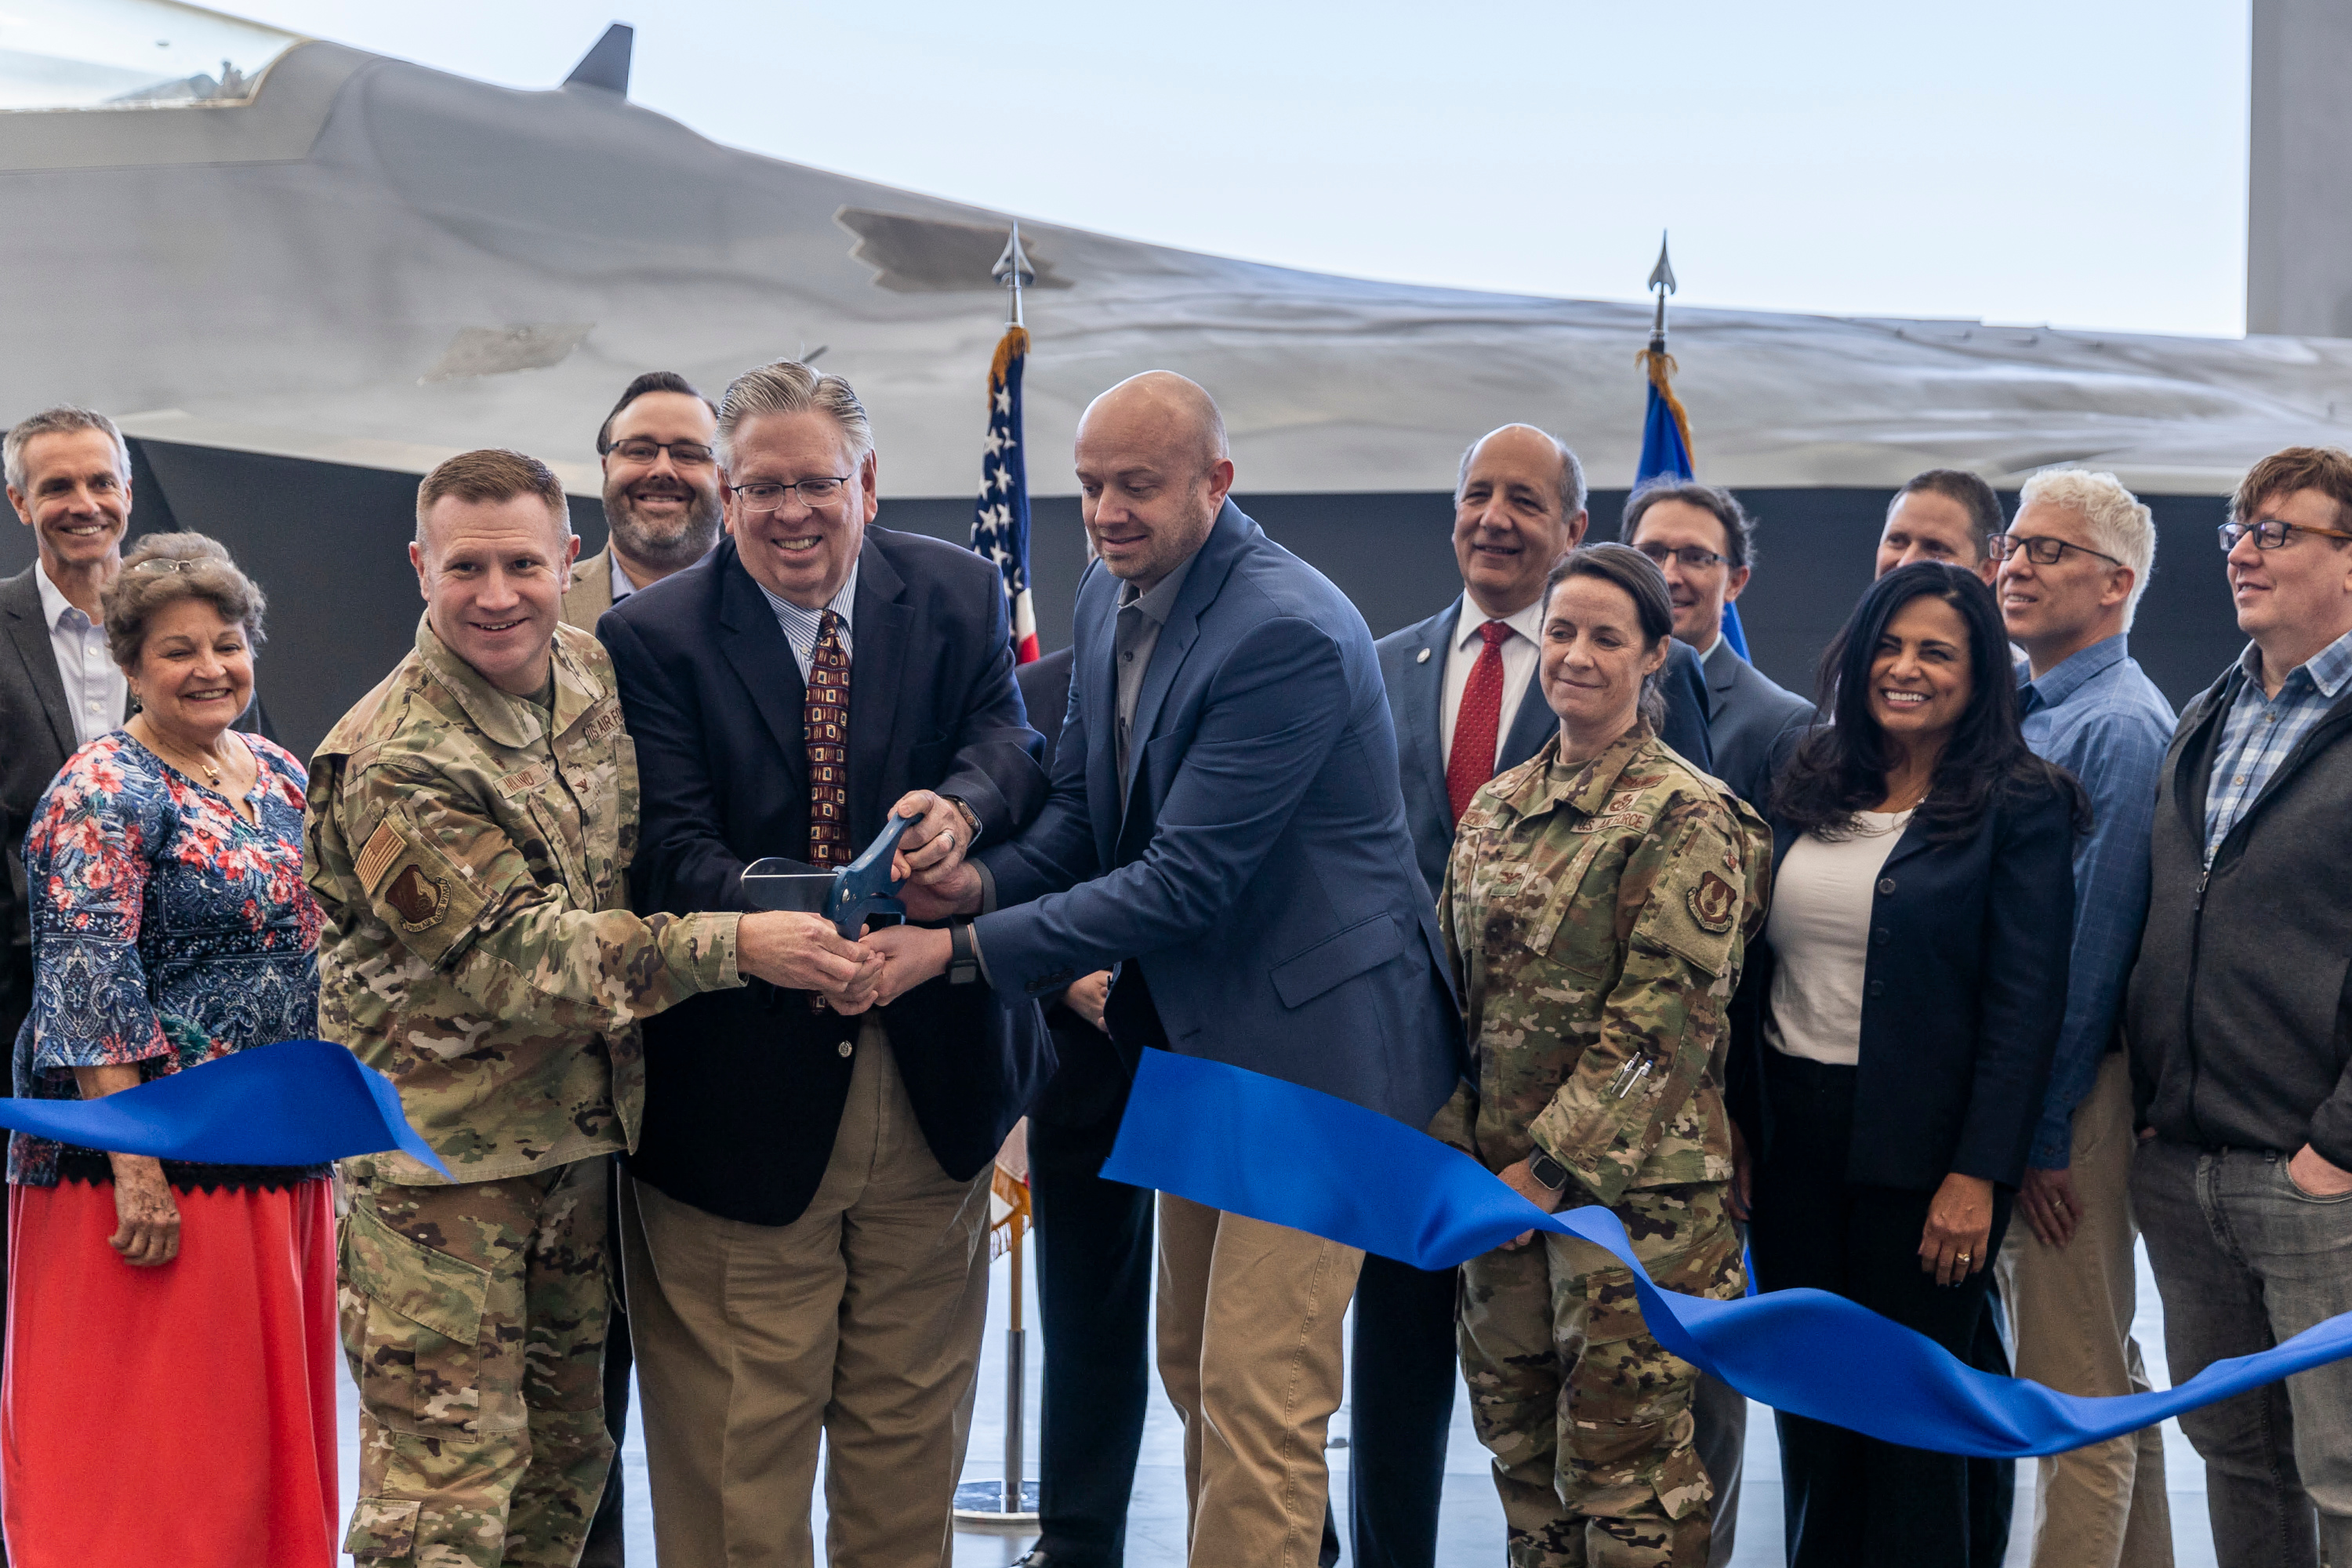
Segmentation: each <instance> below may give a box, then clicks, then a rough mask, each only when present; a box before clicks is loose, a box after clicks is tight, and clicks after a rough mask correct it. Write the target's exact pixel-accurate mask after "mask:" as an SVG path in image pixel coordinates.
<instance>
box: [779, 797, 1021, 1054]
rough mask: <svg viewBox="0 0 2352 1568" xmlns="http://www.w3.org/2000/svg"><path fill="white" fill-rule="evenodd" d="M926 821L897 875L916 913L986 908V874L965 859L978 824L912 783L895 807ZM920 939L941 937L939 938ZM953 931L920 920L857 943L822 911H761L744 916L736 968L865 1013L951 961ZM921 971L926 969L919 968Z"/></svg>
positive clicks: (916, 827) (916, 828) (903, 842)
mask: <svg viewBox="0 0 2352 1568" xmlns="http://www.w3.org/2000/svg"><path fill="white" fill-rule="evenodd" d="M890 815H891V816H906V817H913V818H916V819H917V820H916V821H915V823H914V824H913V826H909V827H908V829H907V831H906V834H905V836H904V837H901V838H900V839H899V840H898V850H897V852H896V853H895V854H893V855H892V856H891V858H890V875H891V878H892V879H894V880H903V881H904V882H905V884H906V885H905V886H904V887H903V888H901V889H899V894H898V897H899V900H900V901H901V902H903V903H904V904H905V905H906V906H907V913H908V918H909V919H912V920H940V919H942V918H944V917H945V916H947V915H950V914H970V913H973V912H976V911H977V910H979V908H980V873H979V872H977V871H975V870H973V869H972V868H971V866H969V865H967V864H966V863H965V861H964V855H965V853H966V852H967V851H968V850H970V849H971V828H970V827H969V826H967V825H966V824H965V822H964V818H963V813H962V812H961V811H960V810H958V809H957V808H956V805H955V803H954V802H952V801H950V800H949V799H947V798H946V797H945V796H943V795H937V794H934V793H933V792H932V791H930V790H927V789H919V790H910V791H908V793H907V794H906V795H901V796H900V797H899V799H898V804H897V805H894V806H892V807H891V808H890ZM914 938H936V939H937V943H936V945H937V949H938V951H937V953H936V961H935V962H931V959H932V957H933V955H932V954H931V953H930V951H929V950H930V947H931V945H932V944H931V943H929V942H915V941H913V940H911V939H914ZM948 954H949V942H948V933H947V932H945V931H924V930H921V929H919V928H917V927H914V926H892V927H887V928H885V929H884V930H881V931H866V932H865V933H864V936H863V939H862V940H860V941H857V942H852V941H850V940H849V939H848V938H846V937H845V936H843V935H842V934H841V933H840V932H839V931H835V929H834V927H833V922H832V921H829V920H826V919H825V918H824V916H823V915H814V914H797V913H791V912H786V911H782V910H761V911H758V912H755V913H751V914H746V915H745V916H743V917H742V920H741V922H740V924H739V925H738V927H737V930H736V938H735V966H736V968H737V969H738V970H739V971H740V972H741V973H744V974H748V975H751V976H753V977H755V978H757V979H761V980H765V981H767V982H768V983H769V984H772V985H777V986H781V987H782V988H783V989H785V990H787V991H810V992H814V993H815V994H817V995H818V996H820V997H822V998H824V1002H825V1005H828V1006H830V1007H831V1008H833V1010H834V1011H835V1012H836V1013H845V1014H852V1013H863V1012H865V1011H866V1009H867V1008H868V1007H872V1006H875V1005H877V1004H881V1005H887V1004H888V1003H890V1002H893V1001H896V1000H897V999H898V997H899V996H901V995H903V994H905V993H906V992H908V990H910V989H912V988H913V987H915V986H917V985H919V984H922V983H923V982H924V981H926V980H929V979H930V978H932V977H933V976H934V975H938V974H940V973H945V972H946V970H947V965H948ZM918 970H921V971H922V972H921V973H917V971H918Z"/></svg>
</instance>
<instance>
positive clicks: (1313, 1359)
mask: <svg viewBox="0 0 2352 1568" xmlns="http://www.w3.org/2000/svg"><path fill="white" fill-rule="evenodd" d="M1363 1266H1364V1255H1363V1254H1362V1253H1361V1252H1359V1251H1358V1250H1356V1249H1355V1248H1354V1247H1342V1246H1340V1245H1339V1243H1337V1242H1333V1241H1325V1240H1322V1239H1321V1238H1319V1237H1312V1236H1308V1235H1307V1234H1306V1233H1305V1232H1304V1231H1297V1230H1290V1229H1286V1227H1284V1226H1278V1225H1267V1224H1265V1222H1263V1221H1261V1220H1254V1219H1245V1218H1244V1217H1243V1216H1242V1215H1237V1214H1225V1213H1223V1212H1221V1211H1219V1210H1217V1209H1213V1208H1204V1207H1203V1206H1202V1205H1199V1204H1196V1203H1193V1202H1192V1201H1190V1200H1189V1199H1185V1198H1180V1197H1177V1196H1175V1195H1173V1194H1169V1193H1162V1194H1160V1322H1159V1330H1160V1346H1159V1349H1160V1381H1161V1382H1162V1383H1163V1384H1166V1385H1167V1388H1168V1397H1169V1399H1170V1400H1171V1402H1173V1403H1174V1405H1175V1406H1176V1409H1177V1413H1178V1414H1179V1415H1181V1416H1183V1418H1184V1493H1185V1500H1186V1504H1187V1516H1186V1518H1187V1523H1186V1529H1185V1537H1186V1540H1187V1542H1189V1544H1190V1560H1191V1561H1192V1563H1195V1564H1198V1565H1199V1568H1313V1565H1314V1563H1315V1561H1316V1556H1317V1553H1318V1552H1319V1551H1320V1550H1321V1547H1322V1542H1323V1509H1324V1502H1325V1500H1326V1499H1327V1498H1328V1495H1329V1492H1330V1484H1331V1477H1330V1472H1329V1470H1328V1468H1326V1467H1325V1465H1324V1462H1323V1435H1324V1430H1325V1428H1326V1427H1327V1426H1328V1425H1329V1424H1330V1420H1331V1413H1332V1412H1333V1411H1335V1410H1337V1409H1339V1393H1340V1387H1341V1382H1342V1379H1343V1376H1344V1373H1345V1371H1346V1357H1345V1356H1344V1355H1342V1353H1341V1351H1340V1324H1341V1322H1342V1321H1343V1320H1344V1319H1345V1318H1346V1317H1347V1314H1348V1298H1349V1296H1351V1295H1353V1294H1354V1293H1355V1289H1356V1275H1357V1273H1358V1272H1359V1271H1360V1269H1361V1268H1363Z"/></svg>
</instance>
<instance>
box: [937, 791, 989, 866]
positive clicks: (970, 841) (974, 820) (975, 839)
mask: <svg viewBox="0 0 2352 1568" xmlns="http://www.w3.org/2000/svg"><path fill="white" fill-rule="evenodd" d="M940 799H941V800H943V801H946V802H947V803H948V804H949V805H951V806H954V807H955V808H956V810H957V811H959V812H961V813H962V814H963V825H964V826H965V828H966V829H967V830H968V831H970V833H971V837H969V838H967V839H965V840H964V841H963V847H964V851H965V853H967V854H969V853H970V852H971V847H972V846H973V845H975V844H977V843H979V842H980V813H978V812H976V811H974V810H972V808H971V806H970V805H966V804H965V803H964V802H962V801H961V800H958V799H957V798H956V797H955V796H953V795H941V796H940Z"/></svg>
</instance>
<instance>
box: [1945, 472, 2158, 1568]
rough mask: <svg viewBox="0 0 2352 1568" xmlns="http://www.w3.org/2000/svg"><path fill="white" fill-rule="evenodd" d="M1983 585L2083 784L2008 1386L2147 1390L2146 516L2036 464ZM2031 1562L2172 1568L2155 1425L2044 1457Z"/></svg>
mask: <svg viewBox="0 0 2352 1568" xmlns="http://www.w3.org/2000/svg"><path fill="white" fill-rule="evenodd" d="M1987 546H1988V548H1987V554H1988V556H1989V557H1990V559H1991V560H1992V561H1993V562H1994V563H1997V566H1996V575H1995V578H1994V588H1995V591H1996V592H1997V593H1998V594H1999V595H2000V611H2001V618H2002V620H2003V621H2004V622H2005V623H2007V625H2008V627H2009V635H2010V637H2011V638H2012V639H2014V640H2015V642H2016V643H2017V645H2018V647H2021V648H2023V649H2024V650H2025V655H2026V658H2027V661H2028V665H2029V668H2030V671H2031V679H2028V680H2026V681H2025V682H2024V684H2023V685H2021V688H2020V689H2019V692H2018V696H2019V707H2020V710H2021V714H2022V718H2023V728H2024V731H2025V741H2026V744H2028V745H2029V746H2031V747H2032V748H2033V751H2034V753H2035V754H2036V755H2038V756H2040V757H2042V758H2043V759H2044V760H2046V761H2048V762H2052V763H2057V764H2058V765H2059V766H2060V767H2063V768H2065V769H2067V770H2068V771H2070V772H2071V773H2074V776H2075V777H2077V778H2079V779H2081V780H2082V781H2083V787H2084V789H2086V790H2088V791H2089V792H2090V796H2091V808H2092V826H2091V831H2090V832H2089V833H2088V834H2086V835H2084V837H2081V838H2080V839H2078V840H2077V841H2076V843H2075V847H2074V948H2073V958H2072V962H2071V964H2070V966H2069V969H2068V972H2067V996H2066V1020H2065V1024H2064V1026H2063V1032H2062V1033H2061V1034H2060V1035H2059V1037H2058V1048H2057V1052H2056V1055H2055V1056H2054V1057H2053V1060H2052V1065H2051V1070H2050V1088H2049V1090H2048V1093H2047V1096H2046V1098H2045V1099H2044V1100H2043V1104H2042V1122H2041V1125H2040V1127H2039V1128H2037V1129H2036V1130H2035V1132H2034V1135H2033V1144H2032V1152H2031V1153H2030V1154H2029V1155H2028V1157H2027V1162H2026V1163H2027V1167H2028V1168H2027V1170H2026V1173H2025V1184H2024V1186H2023V1187H2022V1188H2021V1190H2020V1192H2019V1194H2018V1198H2017V1212H2018V1213H2019V1214H2020V1215H2022V1216H2023V1217H2024V1219H2025V1221H2026V1223H2025V1224H2024V1225H2022V1226H2011V1227H2010V1231H2009V1239H2008V1241H2007V1242H2006V1243H2005V1244H2004V1245H2003V1246H2002V1247H2001V1250H2000V1259H1999V1261H1998V1263H1997V1265H1996V1270H1995V1275H1994V1278H1995V1280H1996V1282H1997V1283H1998V1284H1999V1286H2000V1292H2001V1297H2002V1300H2003V1302H2004V1304H2005V1306H2006V1307H2007V1309H2008V1311H2009V1318H2010V1323H2011V1330H2012V1332H2013V1333H2014V1336H2015V1339H2016V1356H2017V1363H2016V1364H2017V1375H2019V1376H2020V1377H2030V1378H2032V1379H2033V1380H2034V1381H2036V1382H2038V1383H2042V1384H2047V1385H2049V1386H2050V1387H2052V1388H2054V1389H2057V1390H2058V1391H2059V1392H2060V1393H2062V1394H2085V1395H2112V1394H2132V1393H2137V1392H2144V1391H2145V1390H2146V1389H2147V1386H2148V1381H2147V1372H2146V1370H2145V1369H2144V1368H2143V1367H2142V1365H2141V1362H2140V1350H2139V1345H2138V1343H2137V1341H2135V1340H2134V1339H2133V1338H2132V1333H2131V1323H2132V1315H2133V1312H2134V1310H2136V1308H2137V1302H2136V1300H2135V1296H2136V1289H2135V1284H2134V1281H2135V1265H2134V1259H2133V1243H2134V1241H2135V1239H2136V1237H2137V1234H2138V1233H2137V1228H2136V1227H2135V1226H2134V1225H2133V1223H2132V1213H2131V1205H2130V1201H2129V1196H2128V1193H2127V1190H2126V1184H2127V1181H2128V1178H2129V1175H2130V1171H2131V1156H2132V1090H2131V1074H2130V1069H2129V1066H2128V1063H2127V1061H2126V1058H2125V1055H2124V1052H2123V1050H2122V1041H2121V1036H2120V1034H2119V1032H2118V1030H2117V1028H2116V1023H2117V1019H2118V1017H2119V1016H2120V1013H2121V1009H2122V1005H2123V997H2124V985H2125V982H2126V978H2127V977H2128V975H2129V974H2130V972H2131V965H2132V958H2133V955H2134V954H2135V953H2136V952H2137V951H2138V949H2139V938H2140V927H2141V925H2142V924H2143V923H2144V921H2146V918H2147V901H2148V834H2149V828H2150V825H2151V822H2152V820H2153V817H2154V815H2155V811H2156V792H2157V780H2158V773H2160V772H2161V770H2162V767H2163V763H2164V753H2165V749H2166V747H2168V745H2169V744H2170V743H2171V741H2172V731H2173V712H2172V706H2171V704H2170V703H2168V702H2167V701H2166V700H2164V696H2163V694H2162V693H2161V692H2159V691H2158V690H2157V689H2156V686H2155V683H2154V682H2152V681H2150V680H2149V679H2147V675H2145V674H2144V673H2142V671H2141V669H2140V667H2139V664H2138V662H2137V660H2135V659H2134V658H2132V657H2131V655H2130V653H2129V652H2128V651H2127V648H2126V640H2125V634H2126V631H2128V630H2129V628H2130V626H2131V623H2132V613H2133V611H2134V610H2135V609H2136V608H2137V605H2138V604H2139V597H2140V595H2141V594H2142V593H2143V592H2145V591H2146V589H2147V579H2148V573H2149V570H2150V568H2151V567H2152V566H2153V565H2154V563H2155V559H2156V528H2155V524H2154V522H2153V521H2152V519H2151V517H2150V514H2149V512H2148V509H2147V507H2146V506H2144V505H2142V504H2141V503H2140V502H2139V501H2138V500H2136V499H2135V498H2134V497H2133V495H2132V493H2131V492H2130V491H2129V490H2127V489H2125V488H2124V487H2123V485H2122V484H2121V483H2120V482H2119V481H2117V479H2116V477H2115V476H2114V475H2113V474H2094V473H2085V472H2084V471H2082V470H2081V469H2076V468H2054V469H2046V470H2044V471H2043V472H2042V473H2038V474H2036V475H2034V476H2033V477H2032V479H2028V480H2027V481H2026V483H2025V489H2024V492H2023V494H2022V495H2021V497H2020V499H2019V504H2018V509H2017V516H2016V518H2015V520H2014V521H2011V523H2010V525H2009V529H2008V531H2006V532H2004V533H1998V534H1994V535H1992V536H1991V537H1990V539H1989V540H1988V541H1987ZM2039 1466H2040V1475H2039V1477H2038V1478H2037V1479H2038V1484H2037V1487H2036V1490H2035V1506H2034V1525H2033V1559H2032V1561H2033V1563H2034V1564H2035V1568H2118V1565H2121V1568H2168V1565H2169V1564H2170V1563H2171V1561H2172V1523H2171V1517H2170V1513H2169V1510H2168V1506H2167V1504H2166V1500H2165V1491H2164V1443H2163V1439H2162V1436H2161V1435H2160V1434H2159V1433H2158V1430H2157V1429H2156V1428H2155V1427H2153V1426H2150V1427H2147V1428H2145V1429H2143V1430H2142V1431H2139V1432H2137V1433H2133V1434H2131V1435H2129V1436H2122V1437H2116V1438H2111V1439H2109V1440H2108V1441H2106V1442H2104V1443H2094V1444H2092V1445H2090V1446H2089V1447H2084V1448H2077V1449H2075V1450H2074V1452H2072V1453H2068V1454H2060V1455H2056V1456H2053V1457H2052V1458H2044V1459H2042V1460H2040V1461H2039Z"/></svg>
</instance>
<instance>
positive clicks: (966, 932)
mask: <svg viewBox="0 0 2352 1568" xmlns="http://www.w3.org/2000/svg"><path fill="white" fill-rule="evenodd" d="M979 978H980V952H979V950H978V949H976V948H975V947H973V946H972V944H971V921H969V920H966V919H965V918H964V917H963V916H961V915H955V916H952V917H950V919H949V921H948V984H950V985H969V984H971V983H972V982H973V981H975V980H977V979H979Z"/></svg>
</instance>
